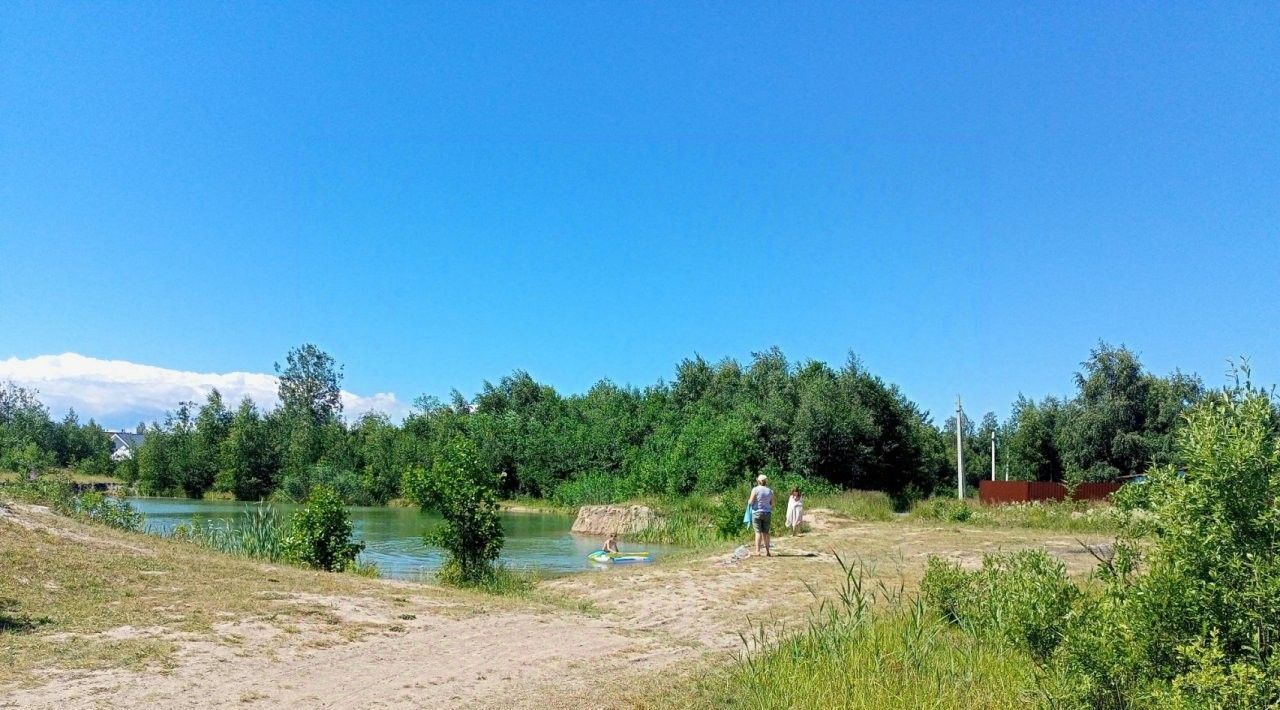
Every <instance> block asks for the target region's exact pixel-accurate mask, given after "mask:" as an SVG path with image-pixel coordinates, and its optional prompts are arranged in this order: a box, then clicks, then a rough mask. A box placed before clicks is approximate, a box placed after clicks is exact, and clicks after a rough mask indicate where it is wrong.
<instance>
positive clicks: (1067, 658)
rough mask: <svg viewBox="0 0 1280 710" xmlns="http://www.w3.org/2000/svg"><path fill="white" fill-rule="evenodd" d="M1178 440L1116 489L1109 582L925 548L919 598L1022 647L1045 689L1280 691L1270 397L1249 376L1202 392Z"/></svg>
mask: <svg viewBox="0 0 1280 710" xmlns="http://www.w3.org/2000/svg"><path fill="white" fill-rule="evenodd" d="M1173 455H1174V458H1175V464H1174V465H1170V466H1166V467H1163V468H1160V469H1158V470H1155V471H1153V472H1152V473H1151V474H1150V478H1149V481H1148V483H1147V484H1145V485H1144V487H1143V489H1142V493H1141V496H1140V497H1137V496H1135V498H1134V500H1124V499H1122V500H1123V501H1124V502H1123V503H1122V504H1123V505H1124V507H1125V509H1126V510H1128V511H1129V516H1130V526H1129V527H1128V528H1127V529H1126V530H1125V532H1124V534H1123V535H1122V536H1121V538H1120V539H1119V540H1118V542H1117V544H1116V545H1115V547H1114V549H1113V550H1112V551H1111V553H1110V554H1103V560H1104V561H1103V563H1102V564H1101V566H1100V568H1099V572H1100V574H1099V581H1100V582H1101V584H1100V586H1097V587H1093V588H1090V589H1088V590H1086V591H1080V590H1078V589H1077V588H1075V587H1074V586H1073V585H1071V584H1070V583H1069V582H1068V581H1067V579H1066V577H1065V574H1064V572H1063V568H1062V565H1061V564H1060V563H1057V562H1054V561H1052V560H1051V559H1049V558H1048V557H1047V556H1045V555H1044V554H1043V553H1039V552H1034V553H1033V552H1024V553H1017V554H1015V555H1004V556H993V557H988V558H986V559H985V560H984V563H983V568H982V570H980V571H976V572H964V571H962V570H960V569H959V568H958V567H956V566H955V565H953V564H949V563H945V562H942V561H937V560H935V561H931V562H930V564H929V567H928V569H927V571H926V575H925V579H924V581H923V583H922V592H923V594H924V597H925V599H926V600H927V601H928V602H929V603H930V605H932V606H934V607H935V608H937V609H938V611H939V612H940V613H942V614H943V615H945V616H946V617H947V618H950V619H952V620H954V621H956V622H957V623H959V624H960V625H961V626H962V627H965V628H971V629H974V630H979V631H983V632H991V633H996V634H999V635H1000V636H1002V637H1004V638H1005V639H1007V640H1008V641H1010V642H1011V643H1014V644H1015V645H1017V646H1020V647H1022V648H1025V649H1026V650H1027V651H1028V652H1029V653H1030V655H1031V657H1032V658H1034V659H1035V660H1036V661H1037V662H1039V663H1040V664H1041V666H1042V670H1043V673H1044V676H1043V678H1042V682H1041V683H1040V689H1041V692H1042V693H1043V694H1044V697H1045V700H1046V702H1047V703H1048V704H1050V705H1054V706H1085V707H1104V708H1109V707H1115V708H1127V707H1147V706H1151V707H1170V708H1199V707H1239V708H1265V707H1274V706H1276V705H1277V704H1280V653H1278V652H1277V641H1276V639H1277V638H1280V502H1278V501H1280V414H1278V413H1277V409H1276V404H1275V402H1274V401H1273V400H1272V399H1271V398H1270V397H1269V396H1268V395H1266V394H1264V393H1261V392H1258V391H1255V390H1252V389H1250V388H1248V387H1247V386H1246V387H1244V388H1240V389H1236V390H1232V391H1228V392H1223V393H1219V394H1216V395H1213V396H1211V397H1209V398H1207V399H1206V401H1204V402H1203V403H1202V404H1200V405H1199V406H1198V407H1196V408H1195V409H1194V410H1192V411H1191V412H1190V413H1189V414H1188V416H1187V422H1186V425H1185V426H1184V427H1183V428H1182V429H1181V430H1180V431H1179V432H1178V434H1177V436H1176V450H1175V452H1174V454H1173ZM1139 530H1140V531H1142V532H1143V533H1145V534H1146V535H1147V536H1148V537H1147V538H1146V539H1145V540H1139V539H1137V538H1136V537H1135V534H1136V532H1135V531H1139ZM1099 554H1102V553H1099Z"/></svg>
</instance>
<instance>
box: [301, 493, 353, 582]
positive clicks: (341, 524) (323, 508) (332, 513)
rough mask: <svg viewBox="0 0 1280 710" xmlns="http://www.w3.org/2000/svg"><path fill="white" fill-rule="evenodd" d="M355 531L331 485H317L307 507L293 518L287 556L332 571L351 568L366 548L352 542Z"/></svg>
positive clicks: (308, 499) (303, 507)
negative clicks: (357, 556) (352, 534)
mask: <svg viewBox="0 0 1280 710" xmlns="http://www.w3.org/2000/svg"><path fill="white" fill-rule="evenodd" d="M351 532H352V525H351V519H350V517H348V515H347V510H346V508H345V507H344V506H343V503H342V498H341V497H339V496H338V494H337V493H336V492H334V490H333V489H331V488H329V487H328V486H323V485H320V486H315V487H313V488H312V489H311V495H310V497H308V498H307V502H306V504H305V505H303V506H302V508H300V509H299V510H297V511H296V512H294V514H293V515H292V516H291V517H290V518H289V527H288V530H287V532H286V533H285V538H284V543H283V551H284V556H285V558H286V559H288V560H290V561H293V562H299V563H302V564H305V565H308V566H310V567H315V568H316V569H322V570H326V571H330V572H337V571H341V570H344V569H347V568H348V567H350V566H351V565H352V564H353V563H354V562H355V559H356V555H358V554H360V551H361V550H363V549H364V543H362V542H353V541H352V540H351Z"/></svg>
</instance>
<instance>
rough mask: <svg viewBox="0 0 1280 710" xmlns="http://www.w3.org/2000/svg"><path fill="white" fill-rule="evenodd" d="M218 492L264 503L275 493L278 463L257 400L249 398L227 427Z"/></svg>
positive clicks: (220, 459)
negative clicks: (256, 405) (270, 494)
mask: <svg viewBox="0 0 1280 710" xmlns="http://www.w3.org/2000/svg"><path fill="white" fill-rule="evenodd" d="M219 462H220V467H219V469H220V470H219V473H218V489H219V490H222V491H226V492H229V493H231V494H232V495H234V496H235V497H236V500H262V499H263V498H266V497H267V495H268V494H269V493H270V492H271V489H272V487H273V484H274V483H273V482H274V479H275V474H276V470H277V468H278V462H277V458H276V452H275V449H274V447H273V446H272V445H271V439H270V436H269V435H268V432H267V426H266V424H265V423H264V422H263V420H262V417H261V416H260V415H259V414H258V409H257V407H255V406H254V404H253V400H251V399H249V398H248V397H245V398H244V399H242V400H240V406H239V407H238V408H237V409H236V412H235V414H234V415H232V417H231V421H230V423H229V424H228V425H227V434H226V436H225V437H224V438H223V440H222V443H221V445H220V447H219Z"/></svg>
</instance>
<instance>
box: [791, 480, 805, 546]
mask: <svg viewBox="0 0 1280 710" xmlns="http://www.w3.org/2000/svg"><path fill="white" fill-rule="evenodd" d="M802 522H804V497H803V496H801V495H800V489H799V488H792V489H791V496H790V497H789V498H787V529H788V530H790V531H791V533H792V534H793V535H794V534H795V533H797V532H799V531H800V523H802Z"/></svg>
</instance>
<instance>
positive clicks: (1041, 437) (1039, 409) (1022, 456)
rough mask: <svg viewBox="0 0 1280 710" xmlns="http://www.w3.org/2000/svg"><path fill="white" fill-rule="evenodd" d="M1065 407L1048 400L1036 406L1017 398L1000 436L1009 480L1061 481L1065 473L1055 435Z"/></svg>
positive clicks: (1020, 397)
mask: <svg viewBox="0 0 1280 710" xmlns="http://www.w3.org/2000/svg"><path fill="white" fill-rule="evenodd" d="M1061 416H1062V404H1061V402H1059V401H1058V400H1057V399H1055V398H1053V397H1046V398H1045V399H1044V400H1043V401H1041V402H1040V403H1039V404H1037V403H1036V402H1035V401H1034V400H1031V399H1028V398H1026V397H1023V396H1022V395H1019V396H1018V401H1017V402H1015V403H1014V405H1013V413H1012V415H1011V416H1010V419H1009V422H1008V424H1007V425H1006V426H1005V427H1004V432H1003V435H1002V437H1001V439H1002V443H1003V445H1004V446H1003V449H1004V457H1005V463H1006V465H1008V467H1009V473H1010V478H1012V479H1013V480H1016V481H1061V480H1062V477H1063V473H1064V467H1063V464H1062V455H1061V454H1060V453H1059V452H1058V446H1057V443H1056V438H1055V432H1056V431H1057V430H1058V427H1059V425H1060V419H1061Z"/></svg>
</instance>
